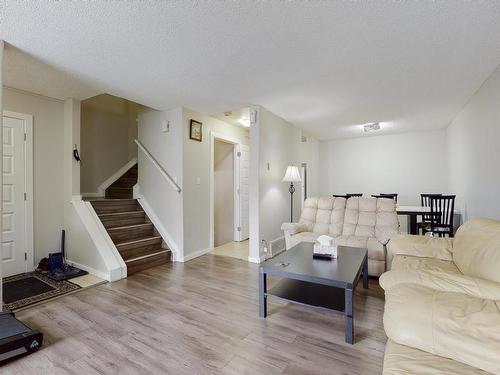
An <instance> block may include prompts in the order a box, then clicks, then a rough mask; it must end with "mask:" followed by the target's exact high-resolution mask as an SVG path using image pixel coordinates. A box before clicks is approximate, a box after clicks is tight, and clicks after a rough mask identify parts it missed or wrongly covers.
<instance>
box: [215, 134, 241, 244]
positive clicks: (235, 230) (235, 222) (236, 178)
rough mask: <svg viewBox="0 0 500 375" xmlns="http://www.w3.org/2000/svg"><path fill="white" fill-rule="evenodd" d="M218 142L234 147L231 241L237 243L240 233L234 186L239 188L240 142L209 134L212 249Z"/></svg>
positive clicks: (238, 207)
mask: <svg viewBox="0 0 500 375" xmlns="http://www.w3.org/2000/svg"><path fill="white" fill-rule="evenodd" d="M216 139H217V140H220V141H224V142H227V143H231V144H232V145H234V146H235V147H234V150H233V171H234V172H233V177H234V180H233V193H234V198H233V199H234V204H233V205H234V211H233V215H234V218H233V240H234V241H239V235H240V233H239V232H238V225H239V218H240V205H239V197H238V189H237V188H236V186H239V181H240V171H239V170H238V168H236V161H237V155H236V154H237V152H238V148H239V147H238V146H239V145H240V144H241V141H240V140H239V139H236V138H232V137H229V136H226V135H224V134H220V133H216V132H210V248H211V249H213V247H214V242H215V240H214V237H215V234H214V230H215V225H214V224H215V223H214V222H215V209H214V200H215V186H214V182H215V177H214V151H215V147H214V145H215V140H216Z"/></svg>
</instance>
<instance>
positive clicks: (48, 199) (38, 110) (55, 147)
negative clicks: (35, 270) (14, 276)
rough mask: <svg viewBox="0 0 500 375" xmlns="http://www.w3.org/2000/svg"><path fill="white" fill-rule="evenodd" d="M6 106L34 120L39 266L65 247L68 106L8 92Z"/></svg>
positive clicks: (17, 92)
mask: <svg viewBox="0 0 500 375" xmlns="http://www.w3.org/2000/svg"><path fill="white" fill-rule="evenodd" d="M3 106H4V109H5V110H8V111H14V112H19V113H25V114H29V115H32V116H33V194H34V195H33V198H34V202H33V203H34V205H33V211H34V212H33V213H34V245H35V249H34V259H35V262H38V261H39V260H40V259H42V258H43V257H46V256H47V255H48V253H49V252H54V251H57V250H59V248H60V246H61V230H62V229H63V225H64V199H63V176H64V172H63V159H64V154H63V130H64V103H63V102H61V101H59V100H55V99H51V98H47V97H43V96H38V95H32V94H29V93H25V92H20V91H16V90H12V89H7V88H4V89H3ZM67 157H68V158H71V154H69V155H67Z"/></svg>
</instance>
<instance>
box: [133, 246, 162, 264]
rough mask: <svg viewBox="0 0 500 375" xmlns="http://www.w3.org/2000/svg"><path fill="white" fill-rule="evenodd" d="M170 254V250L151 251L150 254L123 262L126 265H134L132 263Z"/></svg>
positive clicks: (146, 253)
mask: <svg viewBox="0 0 500 375" xmlns="http://www.w3.org/2000/svg"><path fill="white" fill-rule="evenodd" d="M169 252H170V250H168V249H162V248H159V249H155V250H150V251H148V252H145V254H144V255H140V256H136V257H133V258H130V259H123V260H124V261H125V264H128V263H132V262H137V261H139V260H144V259H147V258H151V257H154V256H157V255H160V254H168V253H169Z"/></svg>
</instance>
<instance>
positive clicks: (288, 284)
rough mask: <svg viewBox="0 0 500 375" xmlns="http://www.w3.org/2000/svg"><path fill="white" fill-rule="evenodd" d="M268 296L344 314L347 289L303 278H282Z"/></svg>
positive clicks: (268, 292)
mask: <svg viewBox="0 0 500 375" xmlns="http://www.w3.org/2000/svg"><path fill="white" fill-rule="evenodd" d="M265 295H266V296H267V297H271V298H277V299H280V300H284V301H288V302H292V303H297V304H300V305H305V306H312V307H318V308H322V309H328V310H329V311H333V312H338V313H341V314H344V312H345V290H344V289H341V288H335V287H333V286H328V285H321V284H315V283H309V282H306V281H301V280H293V279H282V280H280V281H279V282H278V283H277V284H276V285H275V286H274V287H272V288H271V289H270V290H269V291H267V293H265Z"/></svg>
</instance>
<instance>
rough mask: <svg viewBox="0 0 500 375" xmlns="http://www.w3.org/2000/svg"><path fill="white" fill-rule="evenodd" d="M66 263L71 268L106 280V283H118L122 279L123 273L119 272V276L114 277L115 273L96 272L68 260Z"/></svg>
mask: <svg viewBox="0 0 500 375" xmlns="http://www.w3.org/2000/svg"><path fill="white" fill-rule="evenodd" d="M66 263H68V264H69V265H70V266H74V267H77V268H80V269H81V270H84V271H87V272H88V273H90V274H92V275H95V276H97V277H100V278H101V279H103V280H106V281H116V280H120V279H121V273H120V272H119V271H118V272H117V273H118V275H113V272H110V273H106V272H101V271H98V270H95V269H93V268H91V267H88V266H86V265H84V264H80V263H76V262H73V261H72V260H70V259H67V260H66Z"/></svg>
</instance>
